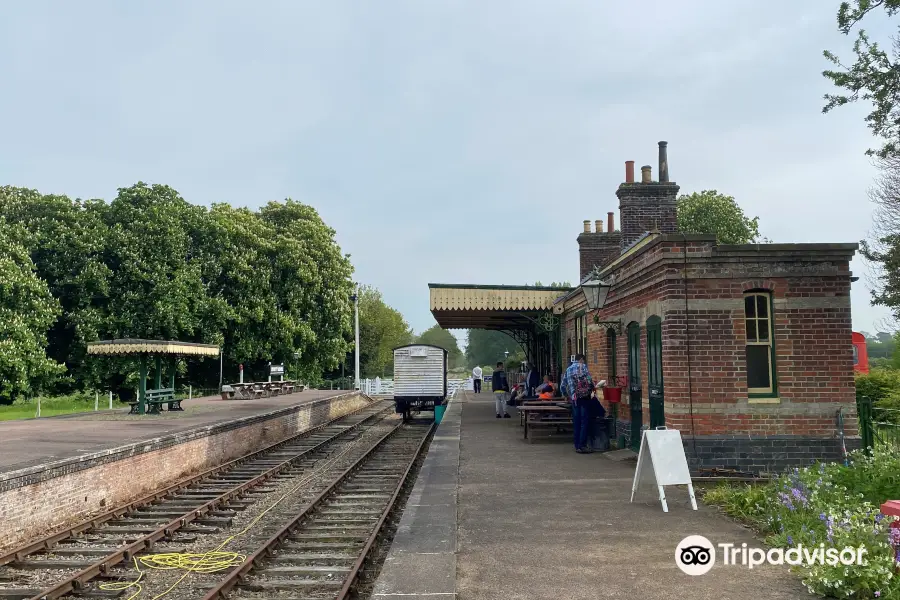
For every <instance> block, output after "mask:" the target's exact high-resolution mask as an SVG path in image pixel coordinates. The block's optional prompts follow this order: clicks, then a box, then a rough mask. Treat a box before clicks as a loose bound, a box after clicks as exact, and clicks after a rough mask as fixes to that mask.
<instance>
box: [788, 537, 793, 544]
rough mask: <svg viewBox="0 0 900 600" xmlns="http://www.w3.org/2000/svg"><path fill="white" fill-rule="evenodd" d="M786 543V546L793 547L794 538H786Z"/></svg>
mask: <svg viewBox="0 0 900 600" xmlns="http://www.w3.org/2000/svg"><path fill="white" fill-rule="evenodd" d="M787 542H788V546H793V545H794V538H792V537H791V536H788V538H787Z"/></svg>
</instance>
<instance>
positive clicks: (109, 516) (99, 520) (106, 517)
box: [0, 402, 387, 567]
mask: <svg viewBox="0 0 900 600" xmlns="http://www.w3.org/2000/svg"><path fill="white" fill-rule="evenodd" d="M374 404H376V403H374V402H373V403H372V404H369V405H367V406H363V407H362V408H359V409H357V410H355V411H353V412H352V413H347V414H346V415H344V416H341V417H337V418H335V419H332V420H331V421H328V422H326V423H322V424H321V425H316V426H315V427H314V428H312V429H309V430H307V431H304V432H303V433H300V434H295V435H292V436H290V437H287V438H285V439H283V440H280V441H278V442H275V443H274V444H271V445H269V446H266V447H265V448H262V449H260V450H256V451H254V452H251V453H250V454H245V455H243V456H240V457H238V458H235V459H234V460H231V461H229V462H227V463H223V464H221V465H219V466H217V467H213V468H211V469H208V470H206V471H203V472H202V473H199V474H197V475H192V476H191V477H187V478H185V479H182V480H180V481H178V482H176V483H173V484H172V485H169V486H167V487H164V488H161V489H158V490H156V491H155V492H153V493H151V494H148V495H146V496H143V497H141V498H138V499H137V500H134V501H132V502H129V503H128V504H124V505H121V506H118V507H116V508H113V509H110V510H108V511H106V512H105V513H102V514H100V515H97V516H96V517H92V518H90V519H85V520H84V521H82V522H80V523H78V524H77V525H75V526H73V527H69V528H67V529H65V530H63V531H60V532H57V533H54V534H50V535H47V536H45V537H43V538H41V539H39V540H37V541H34V542H28V543H27V544H24V545H22V546H19V547H17V548H14V549H13V550H10V551H8V552H6V553H5V554H0V567H2V566H4V565H7V564H9V563H12V562H16V561H21V560H24V559H25V557H26V556H28V555H30V554H34V553H35V552H41V551H49V550H52V549H53V547H55V546H56V545H57V544H58V543H59V542H61V541H63V540H66V539H68V538H72V537H77V536H78V534H80V533H82V532H84V531H87V530H89V529H95V528H97V527H98V526H100V525H102V524H103V523H106V522H107V521H111V520H113V519H119V518H121V517H123V516H125V515H129V514H131V513H134V512H136V511H138V510H140V509H141V508H144V507H146V506H149V505H151V504H153V503H154V502H156V501H157V500H162V499H164V498H166V497H168V496H170V495H172V494H174V493H176V492H179V491H181V490H183V489H185V488H188V487H190V486H191V485H193V484H195V483H197V482H198V481H201V480H202V479H205V478H207V477H211V476H213V475H218V474H219V473H221V472H223V471H227V470H229V469H232V468H234V467H237V466H240V465H242V464H243V463H245V462H247V461H250V460H254V459H256V458H259V457H260V456H262V455H264V454H267V453H269V452H272V451H274V450H277V449H278V448H280V447H282V446H285V445H287V444H289V443H291V442H293V441H295V440H297V439H298V438H302V437H304V436H308V435H310V434H312V433H316V432H318V431H319V430H321V429H324V428H326V427H329V426H331V425H334V424H335V423H336V422H337V421H340V420H341V419H345V418H347V417H352V416H355V415H357V414H359V413H360V412H363V411H365V410H366V409H369V408H372V406H373V405H374ZM385 410H387V408H385ZM377 414H378V413H376V414H375V415H372V416H371V417H368V418H367V419H365V420H363V421H361V422H360V424H362V423H364V422H365V421H366V420H368V419H371V418H374V417H375V416H376V415H377ZM347 431H350V430H349V429H348V430H347Z"/></svg>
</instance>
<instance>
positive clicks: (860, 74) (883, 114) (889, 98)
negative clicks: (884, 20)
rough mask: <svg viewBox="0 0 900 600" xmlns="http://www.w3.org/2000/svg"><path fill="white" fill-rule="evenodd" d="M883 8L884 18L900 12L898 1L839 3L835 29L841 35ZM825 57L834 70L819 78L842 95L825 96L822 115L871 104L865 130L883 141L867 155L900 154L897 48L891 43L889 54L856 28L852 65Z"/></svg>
mask: <svg viewBox="0 0 900 600" xmlns="http://www.w3.org/2000/svg"><path fill="white" fill-rule="evenodd" d="M879 7H880V8H883V9H884V11H885V14H886V15H887V16H888V17H893V16H894V15H896V14H897V12H898V11H900V0H853V1H852V2H842V3H841V6H840V9H839V10H838V15H837V17H838V19H837V20H838V29H839V31H840V32H841V33H843V34H844V35H849V33H850V31H851V30H852V29H853V28H854V27H855V26H856V25H857V24H858V23H859V22H860V21H862V19H863V18H864V17H865V16H866V15H867V14H868V13H870V12H871V11H872V10H874V9H876V8H879ZM824 54H825V58H826V59H828V60H829V61H830V62H831V63H832V64H834V65H835V66H836V67H837V70H826V71H823V73H822V75H823V76H825V78H827V79H829V80H830V81H831V82H832V83H833V84H834V85H835V87H838V88H841V89H842V90H843V93H838V94H826V95H825V106H824V107H823V109H822V112H825V113H827V112H829V111H830V110H832V109H834V108H836V107H838V106H844V105H845V104H849V103H851V102H856V101H857V100H864V101H866V102H870V103H871V104H872V110H871V111H870V112H869V114H868V115H867V116H866V123H867V124H868V126H869V129H871V130H872V133H874V134H875V135H876V136H878V137H880V138H882V140H884V142H883V144H882V146H881V148H879V149H877V150H875V149H871V148H870V149H869V150H867V151H866V153H867V154H869V155H870V156H871V155H875V156H878V157H879V158H887V157H889V156H898V155H900V143H898V142H900V119H898V109H900V106H898V102H900V78H898V77H897V73H898V72H900V62H898V57H900V45H898V42H897V41H896V40H895V41H894V45H893V48H892V49H891V53H890V55H889V54H888V52H887V51H885V50H884V49H883V48H882V47H881V46H879V44H878V43H877V42H873V41H871V40H870V39H869V36H868V35H867V34H866V32H865V30H862V29H860V30H859V32H858V33H857V37H856V41H855V42H854V44H853V54H854V55H855V57H856V58H855V62H854V63H853V64H852V65H849V66H848V65H845V64H844V63H842V62H841V60H840V59H839V58H838V57H837V56H836V55H835V54H833V53H832V52H829V51H828V50H825V52H824Z"/></svg>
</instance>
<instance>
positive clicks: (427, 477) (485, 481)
mask: <svg viewBox="0 0 900 600" xmlns="http://www.w3.org/2000/svg"><path fill="white" fill-rule="evenodd" d="M460 413H461V415H460ZM510 413H511V414H512V415H513V418H512V419H499V420H498V419H496V418H495V414H494V408H493V398H491V396H490V394H479V395H475V394H473V393H471V392H466V393H462V394H460V395H459V396H458V397H457V398H456V399H455V400H454V402H453V405H451V407H450V408H449V409H448V411H447V415H446V416H445V417H444V418H445V422H444V423H442V425H441V427H440V428H439V429H438V433H437V435H436V440H435V443H432V447H431V450H430V452H429V456H428V458H427V459H426V462H425V465H424V466H423V470H422V473H421V474H420V476H419V480H418V481H417V483H416V487H415V488H414V490H413V497H414V498H415V503H414V504H413V500H412V499H411V500H410V503H411V506H409V507H407V509H406V510H405V511H404V515H403V518H402V520H401V523H400V531H398V534H397V537H396V538H395V540H394V543H393V544H392V547H391V550H390V552H389V555H388V557H387V560H386V562H385V565H384V568H383V569H382V572H381V575H380V577H379V580H378V582H377V583H376V588H375V593H376V598H378V599H379V600H399V598H400V597H403V598H405V599H407V600H413V599H416V598H423V599H424V598H426V597H427V598H431V599H433V600H441V599H442V598H454V597H458V598H460V599H463V600H494V599H497V600H499V599H501V598H502V599H504V600H516V599H543V598H584V599H593V598H620V599H623V600H624V599H628V600H632V599H634V598H642V599H646V600H657V599H658V600H670V599H671V598H675V597H679V598H680V597H684V598H691V599H692V600H714V599H715V600H750V599H756V598H766V599H769V600H788V599H791V600H796V599H800V598H812V596H810V595H809V594H808V593H807V592H806V590H805V589H804V588H803V586H802V585H801V583H800V580H799V578H798V577H796V576H795V575H793V574H791V573H790V572H789V571H788V570H787V568H786V567H780V566H769V565H763V566H760V567H756V568H754V569H753V570H749V569H748V568H747V567H746V566H744V567H742V566H725V565H722V564H721V563H722V560H721V556H719V557H718V562H717V563H716V565H715V566H714V567H713V568H712V570H711V571H710V572H709V573H707V574H705V575H701V576H695V577H691V576H690V575H687V574H684V573H682V572H681V570H680V569H679V568H678V567H677V565H676V564H675V548H676V546H677V545H678V543H679V542H680V541H681V540H682V539H684V538H685V537H687V536H689V535H702V536H705V537H706V538H708V539H709V540H711V541H712V542H713V544H719V543H729V542H730V543H734V544H736V545H737V546H738V547H740V545H741V544H742V543H743V542H746V543H747V544H748V546H750V547H763V545H762V543H761V542H760V541H758V540H756V539H755V538H754V536H753V535H752V533H751V532H750V531H749V530H747V529H745V528H744V527H742V526H740V525H738V524H736V523H734V522H733V521H731V520H729V519H727V518H725V517H723V516H722V515H720V514H719V513H717V512H716V511H715V510H714V509H712V508H709V507H707V506H704V505H702V504H701V505H700V506H699V509H700V510H698V511H696V512H695V511H693V510H691V507H690V503H689V501H688V497H687V493H686V491H684V490H679V489H677V488H667V499H668V501H669V512H668V513H664V512H663V511H662V508H661V506H660V503H659V500H658V499H657V497H656V495H655V493H654V491H652V490H641V491H640V495H639V496H638V497H636V498H635V502H634V503H630V502H629V497H630V495H631V483H632V479H633V475H634V468H635V463H634V462H633V461H622V462H618V461H612V460H608V459H606V458H604V456H603V454H600V453H595V454H589V455H582V454H576V453H575V452H574V448H573V447H572V445H571V444H568V443H565V444H564V443H562V442H547V443H535V444H527V443H525V442H524V440H523V439H522V428H521V427H520V426H519V420H518V418H516V415H515V412H514V409H511V410H510ZM454 414H456V415H460V416H461V419H460V420H459V425H458V430H459V432H460V435H459V445H458V449H457V447H455V444H454V440H453V438H454V435H455V433H454V428H453V427H454V426H453V415H454ZM448 417H450V421H449V422H448V421H446V419H448ZM445 424H446V425H448V427H447V428H446V429H445V430H444V431H442V429H444V425H445ZM441 438H445V439H441ZM438 441H440V442H441V443H437V442H438ZM456 452H458V457H459V458H458V460H459V468H458V471H457V473H456V475H455V477H454V475H453V473H452V471H453V463H454V461H455V460H456V454H455V453H456ZM432 454H433V455H434V456H432ZM429 462H430V464H431V467H428V468H426V467H427V465H428V464H429ZM454 479H456V481H457V487H456V490H455V491H454V489H453V487H454V486H453V485H452V484H453V480H454ZM457 503H458V507H457ZM454 513H457V516H456V517H455V518H456V530H455V531H453V528H452V527H451V526H449V524H448V521H452V520H453V518H454V517H453V515H454ZM454 540H455V541H456V552H455V556H451V555H450V548H449V546H450V545H451V544H452V543H453V541H454ZM719 554H720V555H721V552H719ZM451 579H452V580H453V586H451V585H449V581H450V580H451Z"/></svg>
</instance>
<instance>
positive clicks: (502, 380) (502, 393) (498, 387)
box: [491, 362, 511, 419]
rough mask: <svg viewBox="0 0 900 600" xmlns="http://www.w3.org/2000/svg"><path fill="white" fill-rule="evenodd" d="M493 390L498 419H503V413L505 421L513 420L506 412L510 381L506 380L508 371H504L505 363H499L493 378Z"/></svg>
mask: <svg viewBox="0 0 900 600" xmlns="http://www.w3.org/2000/svg"><path fill="white" fill-rule="evenodd" d="M491 388H492V389H493V390H494V405H495V406H496V407H497V418H498V419H499V418H500V417H501V414H500V412H501V411H503V415H502V417H503V418H504V419H509V418H511V417H510V416H509V413H508V412H506V398H507V396H509V381H507V379H506V371H504V370H503V363H502V362H498V363H497V368H496V369H494V374H493V375H492V376H491Z"/></svg>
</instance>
